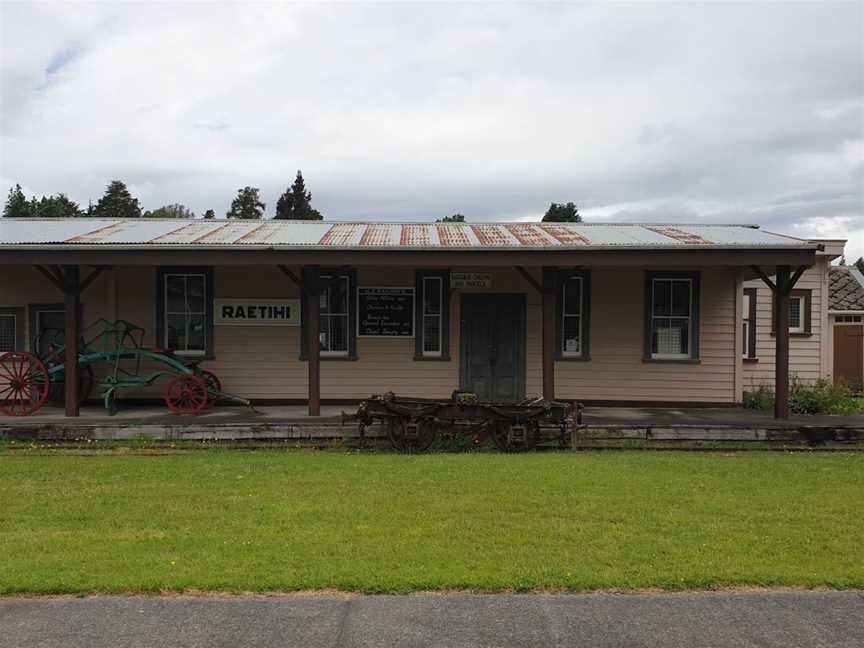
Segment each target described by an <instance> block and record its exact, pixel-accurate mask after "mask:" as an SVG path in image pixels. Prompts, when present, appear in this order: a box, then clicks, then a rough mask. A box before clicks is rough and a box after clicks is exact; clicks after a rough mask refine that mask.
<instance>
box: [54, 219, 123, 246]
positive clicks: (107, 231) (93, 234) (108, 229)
mask: <svg viewBox="0 0 864 648" xmlns="http://www.w3.org/2000/svg"><path fill="white" fill-rule="evenodd" d="M134 226H135V224H134V223H132V222H129V221H120V222H119V223H111V224H110V225H105V226H103V227H100V228H98V229H94V230H92V231H90V232H86V233H84V234H79V235H78V236H73V237H72V238H70V239H69V240H68V241H66V242H67V243H101V242H102V241H103V240H104V239H105V238H108V237H110V236H111V235H112V234H119V233H121V232H124V231H128V230H130V229H132V228H134Z"/></svg>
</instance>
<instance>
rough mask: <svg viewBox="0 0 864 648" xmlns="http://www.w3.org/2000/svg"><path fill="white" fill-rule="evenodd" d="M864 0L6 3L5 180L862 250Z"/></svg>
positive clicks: (223, 204)
mask: <svg viewBox="0 0 864 648" xmlns="http://www.w3.org/2000/svg"><path fill="white" fill-rule="evenodd" d="M862 7H864V3H861V2H854V3H845V4H831V3H824V2H822V3H818V4H798V3H794V4H793V3H784V4H779V3H777V4H775V3H771V4H754V3H745V4H735V5H730V4H719V3H714V4H701V5H695V4H691V3H687V4H671V3H666V4H661V5H651V4H641V3H640V4H636V5H632V4H631V5H623V4H614V5H613V4H598V5H582V4H563V5H562V4H554V5H541V4H533V3H532V4H524V5H486V4H484V5H478V4H466V5H458V4H447V5H425V4H424V5H418V4H411V5H405V4H403V5H386V4H369V5H365V4H312V5H297V4H292V5H287V4H267V5H265V4H255V5H247V4H237V5H233V4H204V3H187V4H184V5H172V4H165V3H149V4H134V5H133V4H121V3H114V4H90V5H73V4H69V3H58V4H14V3H10V2H3V3H2V4H0V21H2V25H0V37H2V38H0V43H2V44H0V55H2V60H0V69H2V86H0V91H2V97H0V98H2V105H0V147H2V149H0V181H2V186H3V189H2V190H3V191H4V192H5V191H6V190H7V188H8V187H9V186H11V185H12V184H14V183H16V182H18V183H20V184H21V185H22V186H23V187H24V189H25V191H26V192H27V193H28V194H31V193H36V194H40V195H41V194H50V193H55V192H64V193H67V194H68V195H69V196H70V197H72V198H73V199H74V200H76V201H78V202H80V203H81V204H82V205H84V206H86V205H87V202H88V200H90V199H92V200H93V201H94V202H95V201H96V200H97V199H98V198H99V196H100V195H101V194H102V192H103V191H104V187H105V185H106V184H107V182H108V181H109V180H111V179H113V178H118V179H122V180H124V181H126V182H127V184H128V185H129V187H130V189H131V190H132V192H133V193H134V194H135V195H136V196H137V197H138V198H139V199H140V200H141V203H142V205H143V207H144V208H148V209H154V208H156V207H159V206H160V205H163V204H167V203H174V202H180V203H183V204H185V205H187V206H188V207H190V208H192V209H193V210H195V211H196V212H198V213H199V214H200V213H202V212H203V211H204V210H206V209H208V208H212V209H214V210H215V211H216V213H217V215H219V216H222V215H224V213H225V211H226V210H227V208H228V206H229V204H230V201H231V198H232V197H233V195H234V194H235V193H236V190H237V188H238V187H241V186H244V185H253V186H257V187H260V188H261V191H262V197H263V200H264V201H265V202H266V203H267V215H268V216H272V214H273V208H274V206H275V203H276V199H277V197H278V195H279V194H280V193H281V192H282V191H283V190H284V189H285V187H286V186H287V185H289V184H290V183H291V181H292V179H293V176H294V174H295V173H296V171H297V169H298V168H301V169H302V170H303V174H304V176H305V177H306V181H307V185H308V186H309V188H310V189H311V190H312V193H313V205H314V206H315V207H317V208H318V209H319V210H320V211H322V212H323V213H324V214H325V217H326V218H327V219H328V220H353V219H370V220H382V221H383V220H390V221H397V220H408V221H417V220H420V221H424V220H434V219H435V218H439V217H441V216H445V215H448V214H451V213H454V212H461V213H463V214H465V215H466V217H467V218H468V219H469V220H471V221H488V220H502V221H503V220H536V219H538V218H540V216H541V215H542V213H543V212H544V211H545V208H546V207H547V206H548V204H549V202H550V201H556V202H563V201H569V200H572V201H574V202H576V203H577V204H578V205H579V207H580V211H581V213H582V214H583V216H584V218H585V219H586V220H589V221H607V220H611V221H666V222H669V221H678V222H696V221H705V222H753V223H759V224H761V225H762V226H763V227H765V228H766V229H770V230H774V231H781V232H787V233H791V234H794V235H799V236H822V237H848V238H849V239H850V242H849V256H851V257H854V258H857V256H859V255H864V214H862V212H864V54H862V52H864V40H862V38H864V36H862V34H864V11H862Z"/></svg>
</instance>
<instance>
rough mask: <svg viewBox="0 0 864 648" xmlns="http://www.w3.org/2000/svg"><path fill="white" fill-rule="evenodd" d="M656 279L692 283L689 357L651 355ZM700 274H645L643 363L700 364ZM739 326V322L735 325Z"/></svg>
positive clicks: (680, 272) (681, 272)
mask: <svg viewBox="0 0 864 648" xmlns="http://www.w3.org/2000/svg"><path fill="white" fill-rule="evenodd" d="M656 279H677V280H689V281H690V316H689V318H690V344H689V348H690V353H689V356H688V357H680V358H679V357H662V356H654V355H653V354H652V353H651V338H652V335H653V332H654V329H653V322H654V317H653V316H654V303H653V302H654V291H653V288H654V281H655V280H656ZM701 303H702V301H701V290H700V273H699V272H698V271H677V272H675V271H673V272H646V273H645V313H644V319H645V322H644V325H645V332H644V337H645V340H644V350H643V355H642V362H659V363H669V364H699V363H700V362H701V360H700V358H699V350H700V349H699V337H700V335H699V330H700V319H701V317H700V316H701V310H702V308H701ZM735 325H736V326H737V325H738V324H737V322H736V324H735Z"/></svg>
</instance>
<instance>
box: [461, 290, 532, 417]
mask: <svg viewBox="0 0 864 648" xmlns="http://www.w3.org/2000/svg"><path fill="white" fill-rule="evenodd" d="M461 320H462V322H461V335H460V356H461V362H460V371H461V377H460V382H461V388H462V389H465V390H468V391H472V392H474V393H476V394H477V395H478V396H479V397H480V399H481V400H484V401H496V402H513V401H518V400H521V399H523V398H524V391H525V386H524V385H525V347H524V340H525V297H524V296H523V295H463V297H462V317H461Z"/></svg>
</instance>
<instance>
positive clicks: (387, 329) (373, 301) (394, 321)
mask: <svg viewBox="0 0 864 648" xmlns="http://www.w3.org/2000/svg"><path fill="white" fill-rule="evenodd" d="M357 315H358V317H357V335H358V337H414V289H413V288H358V289H357Z"/></svg>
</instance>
